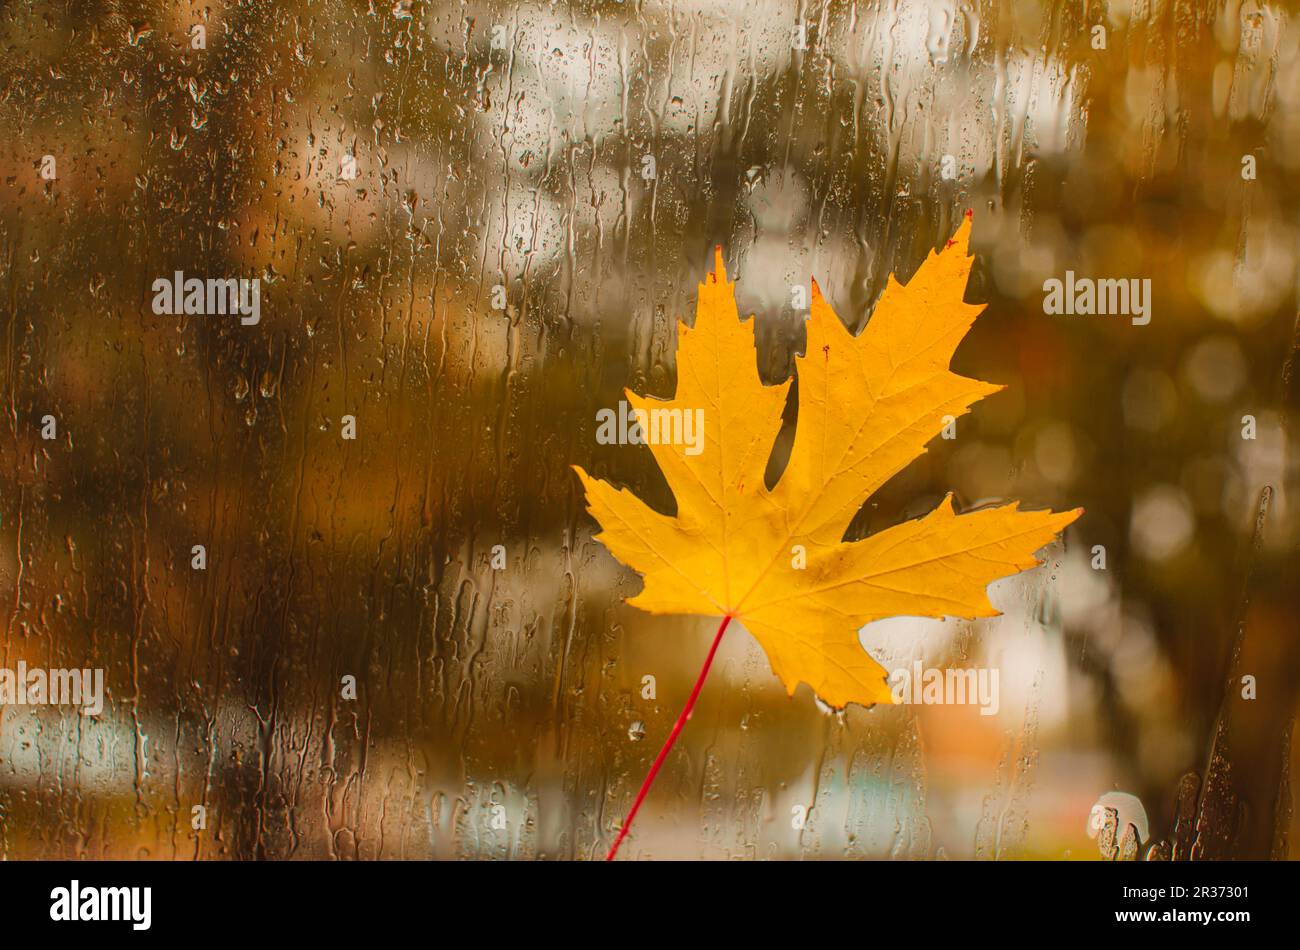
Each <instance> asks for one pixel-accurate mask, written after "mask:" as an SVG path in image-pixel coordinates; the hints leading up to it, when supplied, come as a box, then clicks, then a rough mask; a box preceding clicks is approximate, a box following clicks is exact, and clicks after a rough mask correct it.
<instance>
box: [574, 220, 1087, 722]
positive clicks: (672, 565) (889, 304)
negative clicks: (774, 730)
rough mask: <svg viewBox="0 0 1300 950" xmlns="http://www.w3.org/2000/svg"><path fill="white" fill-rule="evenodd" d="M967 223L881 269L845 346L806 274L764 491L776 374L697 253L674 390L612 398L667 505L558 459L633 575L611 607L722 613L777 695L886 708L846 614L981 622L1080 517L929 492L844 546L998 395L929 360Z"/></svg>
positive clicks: (941, 359) (938, 349)
mask: <svg viewBox="0 0 1300 950" xmlns="http://www.w3.org/2000/svg"><path fill="white" fill-rule="evenodd" d="M970 228H971V222H970V218H969V217H967V218H966V219H965V220H964V221H963V223H962V225H961V227H960V228H959V229H958V231H957V233H956V235H955V236H954V238H953V240H952V241H950V242H948V247H947V248H946V249H945V251H944V252H942V253H938V254H935V253H931V254H930V256H929V257H928V258H927V260H926V261H925V263H924V264H923V265H922V266H921V268H920V269H919V270H918V271H917V272H916V275H915V277H913V278H912V280H911V281H910V282H909V283H908V284H907V285H905V286H904V285H902V284H899V283H898V282H897V281H896V280H894V279H893V278H892V277H891V278H890V280H889V284H888V286H887V288H886V290H885V292H884V294H883V295H882V296H881V298H880V300H879V302H878V303H877V304H876V308H875V311H874V312H873V314H872V316H871V319H870V320H869V321H868V323H867V326H866V329H864V330H863V331H862V333H861V334H859V335H858V336H856V337H855V336H853V335H852V334H850V333H849V332H848V330H846V329H845V327H844V324H843V323H841V322H840V320H839V318H838V317H837V316H836V315H835V313H834V312H833V311H832V310H831V307H830V304H829V303H827V302H826V300H825V298H824V297H822V295H821V292H820V291H819V289H818V287H817V284H816V282H815V281H814V282H813V284H812V307H811V314H810V317H809V320H808V324H807V331H808V345H807V347H806V350H805V353H804V355H803V356H800V357H798V358H797V359H796V362H795V372H796V374H797V377H798V380H799V415H798V419H797V422H796V427H795V436H794V445H793V448H792V450H791V453H790V460H789V463H788V464H787V465H786V468H785V471H784V472H783V473H782V474H781V476H780V478H779V480H778V481H777V483H776V485H775V487H773V488H771V489H769V488H768V487H767V486H766V484H765V483H764V478H763V475H764V470H765V469H766V467H767V463H768V458H769V456H770V454H771V450H772V445H773V442H774V440H775V439H776V436H777V433H778V431H779V430H780V428H781V415H782V410H783V408H784V406H785V404H786V397H787V395H788V393H789V389H790V383H791V380H786V381H785V382H783V383H780V384H779V385H775V386H766V385H764V384H763V382H762V381H761V380H760V379H759V375H758V368H757V356H756V351H755V347H754V324H753V320H752V319H749V320H744V321H742V320H741V319H740V315H739V313H738V312H737V309H736V300H735V284H734V283H732V282H729V281H728V280H727V279H726V271H725V269H724V267H723V263H722V251H721V248H719V249H718V250H717V252H716V254H715V257H716V263H715V265H714V272H713V273H712V274H711V275H709V278H708V279H707V280H706V281H705V282H704V283H703V284H701V285H700V293H699V301H698V305H697V308H696V318H695V326H694V327H693V328H691V327H687V326H686V325H685V324H684V323H679V324H678V334H677V392H676V395H675V396H674V397H673V398H672V399H671V400H659V399H647V398H642V397H639V396H637V395H635V394H634V393H632V392H630V391H629V392H628V393H627V398H628V401H629V404H630V405H631V406H632V407H633V410H634V411H636V412H638V414H639V415H638V418H639V419H641V420H642V421H643V423H644V425H643V428H644V429H645V430H646V431H653V430H655V429H658V430H660V435H661V438H660V439H659V440H658V441H654V440H652V441H651V444H650V449H651V451H652V452H653V453H654V457H655V460H656V462H657V463H658V464H659V467H660V468H661V469H662V470H663V473H664V476H665V477H666V479H667V481H668V485H669V487H670V488H671V489H672V492H673V495H674V497H675V498H676V500H677V514H676V516H675V517H674V516H670V515H666V514H663V513H661V512H658V511H655V510H654V509H652V508H650V507H649V506H648V505H646V504H645V503H644V502H642V501H641V500H640V499H639V498H637V497H636V496H635V495H633V494H632V493H631V492H629V491H628V490H626V489H617V488H615V487H614V486H612V485H610V484H609V483H608V482H604V481H601V480H600V479H597V478H593V477H592V476H591V475H589V474H587V473H586V472H585V471H583V470H582V469H581V468H580V467H578V466H574V468H575V470H576V471H577V473H578V477H579V478H580V479H581V480H582V484H583V486H584V487H585V489H586V493H587V502H588V506H589V507H588V510H589V511H590V512H591V514H592V515H593V516H594V517H595V518H596V520H597V521H598V522H599V523H600V526H601V528H602V532H601V533H600V534H599V535H597V539H598V540H600V541H601V542H603V543H604V544H605V546H606V547H608V548H609V550H610V551H611V552H612V553H613V555H614V556H615V557H616V558H618V560H620V561H622V562H623V563H624V564H626V565H627V566H629V567H631V568H632V569H633V570H635V571H637V572H639V573H640V574H641V576H642V578H643V580H644V582H645V588H644V590H642V592H641V593H640V594H638V595H637V596H636V597H634V598H632V599H631V600H629V603H631V604H632V605H633V606H636V607H639V608H641V609H642V610H646V611H649V612H651V613H656V614H705V615H711V616H719V615H721V616H727V617H731V618H734V619H735V620H736V621H738V622H739V623H741V624H743V625H744V627H745V628H746V629H747V630H749V632H750V633H751V634H753V635H754V637H755V638H757V640H758V642H759V643H760V644H761V645H762V647H763V649H764V651H765V652H766V653H767V657H768V660H769V661H770V662H771V664H772V669H773V671H774V672H775V673H776V675H777V676H778V677H780V679H781V681H782V682H783V683H784V684H785V687H786V690H787V691H788V692H789V693H790V694H791V695H793V694H794V691H795V688H796V687H797V686H798V684H799V683H800V682H805V683H807V684H808V685H809V686H811V687H812V689H813V691H814V692H815V693H816V694H817V696H819V697H820V698H821V699H822V700H823V701H824V702H826V703H827V704H829V705H830V706H833V707H835V708H842V707H844V706H845V705H847V704H848V703H860V704H862V705H871V704H873V703H889V702H892V701H893V698H892V696H891V693H890V689H889V687H888V685H887V683H886V674H885V670H884V668H883V667H881V666H880V664H879V663H877V662H876V661H875V660H874V659H872V658H871V656H870V655H869V654H868V653H867V652H866V651H865V650H864V649H863V647H862V645H861V643H860V642H859V640H858V631H859V629H860V628H861V627H862V626H863V625H864V624H866V623H868V622H870V621H873V620H879V619H881V618H883V617H894V616H918V617H965V618H974V617H989V616H994V615H996V614H997V611H996V610H994V609H993V606H992V605H991V604H990V603H989V600H988V596H987V594H986V592H985V589H986V587H987V586H988V584H989V583H990V582H992V581H994V580H997V579H998V578H1001V577H1006V576H1008V575H1011V574H1015V573H1016V572H1018V571H1023V570H1026V569H1028V568H1031V567H1036V566H1038V565H1039V564H1040V563H1041V562H1039V561H1038V560H1037V559H1036V558H1035V556H1034V552H1035V551H1037V550H1038V549H1039V548H1041V547H1043V546H1044V545H1046V544H1047V543H1049V542H1050V541H1051V540H1052V539H1053V538H1054V537H1055V536H1056V534H1057V533H1058V532H1059V531H1061V530H1062V529H1063V528H1064V527H1065V526H1066V525H1068V524H1069V523H1070V522H1072V521H1074V520H1075V518H1077V517H1078V516H1079V515H1080V514H1081V513H1082V509H1078V508H1076V509H1074V510H1073V511H1068V512H1052V511H1020V510H1018V504H1010V505H1004V506H1001V507H996V508H988V509H984V510H980V511H975V512H972V513H969V514H961V515H959V514H957V513H956V512H954V510H953V506H952V496H951V495H949V496H948V497H947V498H945V499H944V500H943V502H942V503H940V505H939V506H938V507H937V508H936V509H935V510H934V511H932V512H930V514H928V515H926V516H924V517H922V518H918V519H916V520H914V521H908V522H904V523H902V524H899V525H896V526H894V527H892V528H887V529H885V530H883V531H879V532H877V533H875V534H873V535H871V536H869V537H867V538H865V539H863V540H860V541H849V542H846V541H845V540H844V535H845V532H846V530H847V529H848V526H849V523H850V522H851V521H852V520H853V518H854V516H855V515H856V514H857V512H858V511H859V509H860V508H861V507H862V505H863V503H864V502H865V501H866V500H867V498H868V497H870V496H871V495H872V493H874V492H875V491H876V490H877V489H879V488H880V487H881V486H882V485H884V484H885V482H886V481H888V480H889V479H890V478H891V477H892V476H894V475H895V474H896V473H898V472H899V471H901V470H902V469H903V468H904V467H906V466H907V465H908V464H909V463H910V462H911V461H912V460H913V459H915V458H916V457H917V456H919V455H920V454H922V453H923V452H925V451H926V448H925V445H926V443H927V442H929V441H930V440H931V439H932V438H934V437H935V436H936V435H938V434H939V432H940V431H941V430H942V429H943V427H944V424H945V423H944V418H945V416H948V417H954V418H955V417H957V416H960V415H962V414H964V413H966V412H967V411H969V409H970V407H971V405H972V404H973V403H974V402H976V401H977V400H979V399H982V398H983V397H984V396H987V395H989V394H990V393H994V392H997V391H998V390H1000V389H1002V388H1003V387H1001V386H996V385H993V384H990V383H984V382H980V381H979V380H975V379H967V378H966V377H963V376H959V375H957V374H956V373H953V372H952V371H951V370H950V369H949V368H948V364H949V362H950V361H951V359H952V356H953V353H954V351H955V350H956V348H957V345H958V344H959V343H960V342H961V340H962V338H963V337H964V336H965V335H966V332H967V331H968V330H969V329H970V327H971V324H972V323H973V322H974V320H975V317H976V316H977V315H978V314H979V312H980V310H981V309H982V307H980V306H973V305H969V304H966V303H963V302H962V296H963V294H964V292H965V288H966V281H967V278H968V276H969V274H970V268H971V258H970V254H969V250H968V242H969V239H970ZM656 410H657V411H659V412H661V413H663V412H666V413H667V415H663V416H661V417H660V418H661V419H663V420H665V423H664V425H663V426H654V425H653V424H652V423H653V422H654V421H655V420H654V419H653V417H652V415H651V414H652V412H653V411H656ZM696 410H702V412H699V413H696ZM675 411H680V413H682V414H685V413H688V412H689V413H695V415H694V416H693V417H692V418H701V419H702V422H703V441H702V444H701V443H700V442H698V441H694V440H692V441H691V442H686V440H683V439H680V438H678V439H671V438H669V439H664V438H662V434H663V432H666V431H668V429H669V428H670V427H669V425H668V421H669V420H671V421H672V422H673V423H676V422H678V421H679V420H680V419H681V418H683V417H684V416H683V415H677V416H674V415H673V413H674V412H675ZM640 413H644V415H640ZM678 431H680V430H678Z"/></svg>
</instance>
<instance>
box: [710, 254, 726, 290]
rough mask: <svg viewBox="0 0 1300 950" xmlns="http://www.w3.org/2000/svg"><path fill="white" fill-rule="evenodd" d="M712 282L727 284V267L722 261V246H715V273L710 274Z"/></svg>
mask: <svg viewBox="0 0 1300 950" xmlns="http://www.w3.org/2000/svg"><path fill="white" fill-rule="evenodd" d="M709 278H710V280H712V282H713V283H715V284H725V283H726V282H727V265H726V264H725V263H724V262H723V260H722V245H721V244H715V245H713V273H711V274H709Z"/></svg>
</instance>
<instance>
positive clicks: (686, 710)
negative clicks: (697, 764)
mask: <svg viewBox="0 0 1300 950" xmlns="http://www.w3.org/2000/svg"><path fill="white" fill-rule="evenodd" d="M729 623H731V614H727V615H726V616H725V617H723V618H722V623H720V624H718V633H717V635H716V636H715V637H714V638H713V646H711V647H709V655H708V656H706V657H705V658H704V666H702V667H700V675H699V676H698V677H696V679H695V688H694V689H692V690H691V696H690V698H689V699H687V700H686V705H685V706H684V707H682V714H681V715H680V716H678V717H677V722H676V723H674V724H673V731H672V732H670V733H669V734H668V741H667V742H665V743H664V747H663V748H662V749H660V750H659V755H657V756H656V757H655V761H654V764H653V765H651V766H650V771H649V772H647V773H646V777H645V781H644V782H642V783H641V791H639V792H637V793H636V801H634V802H633V803H632V810H631V811H629V812H628V813H627V817H626V818H624V819H623V827H621V828H620V829H619V831H618V837H617V838H615V839H614V844H613V846H612V847H611V848H610V849H609V854H607V855H605V860H606V861H613V860H614V855H616V854H618V846H619V845H621V844H622V843H623V839H624V838H626V837H627V833H628V831H629V830H630V829H631V827H632V820H633V819H634V818H636V813H637V810H638V809H639V808H640V807H641V803H642V802H643V801H645V796H646V792H648V791H650V786H651V785H652V784H654V780H655V776H656V775H658V774H659V767H660V766H661V765H663V764H664V759H666V758H667V757H668V752H669V750H671V749H672V747H673V743H674V742H676V741H677V737H678V735H680V734H681V731H682V727H683V726H685V725H686V720H688V719H690V718H691V710H693V709H694V708H695V700H697V699H698V698H699V696H700V688H701V687H702V686H704V678H705V677H706V676H708V675H709V667H710V666H712V665H713V655H714V654H715V653H717V652H718V644H719V643H721V642H722V635H723V634H724V633H726V632H727V624H729Z"/></svg>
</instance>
